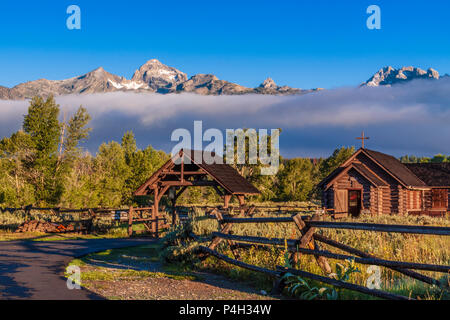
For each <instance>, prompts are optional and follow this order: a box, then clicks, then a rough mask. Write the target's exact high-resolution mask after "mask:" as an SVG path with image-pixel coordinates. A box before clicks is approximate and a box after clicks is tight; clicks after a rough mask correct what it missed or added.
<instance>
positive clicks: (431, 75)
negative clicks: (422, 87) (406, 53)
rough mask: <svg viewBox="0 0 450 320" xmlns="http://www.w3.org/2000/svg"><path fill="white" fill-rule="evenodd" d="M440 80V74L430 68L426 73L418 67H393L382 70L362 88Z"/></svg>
mask: <svg viewBox="0 0 450 320" xmlns="http://www.w3.org/2000/svg"><path fill="white" fill-rule="evenodd" d="M439 78H440V77H439V72H437V71H436V70H434V69H432V68H429V69H428V70H427V71H425V70H423V69H420V68H416V67H402V68H400V69H395V68H393V67H391V66H387V67H384V68H382V69H380V70H379V71H378V72H377V73H375V74H374V75H373V76H372V77H371V78H370V79H369V80H367V81H366V82H364V83H362V84H361V86H367V87H378V86H392V85H395V84H399V83H404V82H408V81H412V80H416V79H435V80H438V79H439Z"/></svg>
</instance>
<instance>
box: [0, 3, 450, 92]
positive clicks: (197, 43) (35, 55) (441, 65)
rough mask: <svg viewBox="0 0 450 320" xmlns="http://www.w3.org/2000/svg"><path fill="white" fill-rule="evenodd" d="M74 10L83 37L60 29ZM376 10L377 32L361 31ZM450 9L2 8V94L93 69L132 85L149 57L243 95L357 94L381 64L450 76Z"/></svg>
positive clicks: (276, 6)
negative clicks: (263, 87)
mask: <svg viewBox="0 0 450 320" xmlns="http://www.w3.org/2000/svg"><path fill="white" fill-rule="evenodd" d="M71 4H77V5H79V6H80V8H81V14H82V29H81V30H72V31H70V30H68V29H67V28H66V19H67V17H68V15H67V14H66V8H67V7H68V6H69V5H71ZM371 4H377V5H379V6H380V7H381V14H382V22H381V23H382V29H381V30H368V29H367V28H366V19H367V17H368V14H366V8H367V7H368V6H369V5H371ZM449 31H450V2H449V1H437V0H435V1H401V0H396V1H376V0H371V1H365V0H358V1H356V0H355V1H350V0H348V1H331V0H330V1H324V0H317V1H300V0H297V1H276V2H275V1H262V0H259V1H246V2H243V1H234V0H232V1H226V2H225V1H170V2H163V1H149V0H146V1H98V0H96V1H82V0H72V1H63V0H58V1H53V0H41V1H2V3H1V5H0V32H1V38H0V39H1V41H0V70H1V72H0V85H4V86H8V87H11V86H14V85H16V84H18V83H20V82H24V81H29V80H35V79H38V78H47V79H64V78H68V77H72V76H75V75H79V74H83V73H86V72H88V71H90V70H92V69H95V68H96V67H98V66H103V67H104V68H105V69H106V70H107V71H109V72H112V73H115V74H118V75H121V76H125V77H127V78H130V77H131V75H132V73H133V72H134V70H135V69H136V68H138V67H139V66H140V65H141V64H143V63H144V62H145V61H147V60H149V59H151V58H157V59H159V60H161V61H162V62H163V63H165V64H168V65H170V66H174V67H176V68H178V69H180V70H182V71H184V72H186V73H187V74H188V75H189V76H192V75H193V74H195V73H214V74H216V75H217V76H218V77H219V78H221V79H224V80H229V81H232V82H237V83H240V84H242V85H245V86H250V87H253V86H257V85H258V84H259V83H261V82H262V81H263V80H264V79H265V78H266V77H269V76H270V77H272V78H273V79H274V80H275V81H276V82H277V83H278V84H280V85H285V84H287V85H290V86H294V87H300V88H311V87H324V88H336V87H341V86H354V85H357V84H359V83H361V82H362V81H364V80H366V79H367V78H368V77H369V76H370V75H372V74H373V73H374V72H376V71H377V70H378V69H380V68H381V67H382V66H385V65H393V66H395V67H400V66H403V65H414V66H419V67H422V68H428V67H433V68H435V69H437V70H438V71H439V72H440V73H450V59H449V56H450V37H449V34H450V32H449Z"/></svg>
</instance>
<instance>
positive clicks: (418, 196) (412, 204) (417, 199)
mask: <svg viewBox="0 0 450 320" xmlns="http://www.w3.org/2000/svg"><path fill="white" fill-rule="evenodd" d="M406 197H407V200H406V201H407V207H406V210H407V211H419V210H422V206H423V202H422V191H421V190H406Z"/></svg>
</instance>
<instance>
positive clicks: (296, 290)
mask: <svg viewBox="0 0 450 320" xmlns="http://www.w3.org/2000/svg"><path fill="white" fill-rule="evenodd" d="M282 279H283V280H284V281H285V284H286V289H287V291H288V293H289V294H290V295H292V296H293V297H297V298H299V299H301V300H337V299H338V294H337V292H336V290H335V289H333V288H328V287H320V288H319V287H317V286H313V285H312V284H310V283H308V281H306V280H304V279H303V278H302V277H300V276H296V275H293V274H292V273H286V274H285V275H284V276H283V278H282Z"/></svg>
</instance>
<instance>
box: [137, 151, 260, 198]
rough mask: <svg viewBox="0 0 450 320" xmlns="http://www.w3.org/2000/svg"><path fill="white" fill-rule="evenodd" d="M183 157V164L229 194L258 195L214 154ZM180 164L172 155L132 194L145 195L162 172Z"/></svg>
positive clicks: (191, 154)
mask: <svg viewBox="0 0 450 320" xmlns="http://www.w3.org/2000/svg"><path fill="white" fill-rule="evenodd" d="M183 155H184V158H183V161H184V163H185V164H195V165H197V166H198V167H200V168H201V169H203V170H204V171H205V172H206V173H207V174H208V175H209V176H210V177H211V178H212V179H213V180H215V181H217V183H218V184H219V185H220V186H222V187H223V188H224V189H225V190H226V191H227V192H229V193H230V194H236V195H245V194H249V195H252V194H259V193H260V192H259V190H258V189H256V188H255V186H253V185H252V184H251V183H250V182H248V181H247V180H246V179H245V178H244V177H243V176H241V175H240V174H239V172H237V171H236V169H234V168H233V167H232V166H230V165H229V164H226V163H223V158H222V157H220V156H218V155H216V154H215V153H211V152H207V151H197V150H194V151H192V150H183ZM200 159H201V160H200ZM206 159H207V160H206ZM205 160H206V161H205ZM180 162H181V161H180V156H179V154H176V155H174V156H173V157H172V158H171V159H170V160H169V161H167V162H166V163H165V164H164V165H163V166H162V167H161V168H160V169H159V170H157V171H156V172H155V173H154V174H153V175H152V176H151V177H150V178H149V179H147V181H146V182H145V183H144V184H143V185H141V186H140V187H139V188H138V189H137V190H136V191H135V193H134V194H135V195H142V194H143V193H145V190H146V189H147V186H149V185H150V184H152V183H154V182H155V181H157V180H158V179H160V176H161V174H162V173H163V171H164V170H166V169H167V168H169V167H173V165H174V164H179V163H180Z"/></svg>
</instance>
